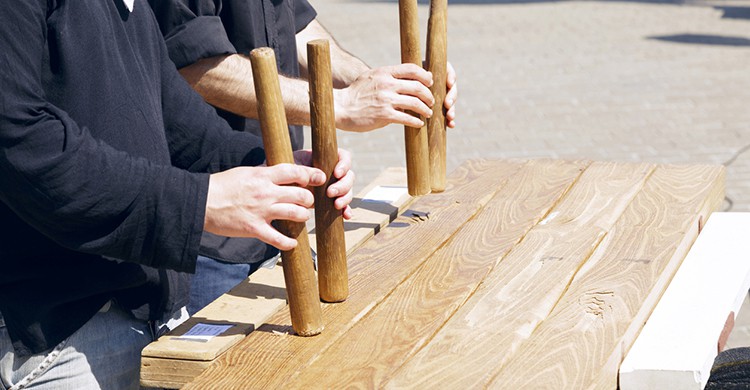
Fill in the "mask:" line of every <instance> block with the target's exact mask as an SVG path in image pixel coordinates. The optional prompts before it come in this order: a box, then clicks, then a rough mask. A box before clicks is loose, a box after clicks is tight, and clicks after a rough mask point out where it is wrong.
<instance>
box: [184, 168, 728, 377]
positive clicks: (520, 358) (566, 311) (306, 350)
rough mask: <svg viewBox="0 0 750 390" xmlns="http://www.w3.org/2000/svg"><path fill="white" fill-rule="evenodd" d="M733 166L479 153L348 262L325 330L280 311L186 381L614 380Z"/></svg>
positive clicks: (328, 310) (326, 313) (717, 199)
mask: <svg viewBox="0 0 750 390" xmlns="http://www.w3.org/2000/svg"><path fill="white" fill-rule="evenodd" d="M723 175H724V170H723V168H722V167H719V166H697V165H685V166H670V165H652V164H635V163H614V162H595V163H590V164H589V163H587V162H564V161H555V160H537V161H469V162H467V163H466V164H464V165H462V166H461V167H460V168H459V169H458V170H457V171H456V172H454V173H453V174H452V175H451V177H450V178H449V182H448V188H447V189H446V192H444V193H440V194H431V195H428V196H425V197H422V198H420V199H419V200H418V201H417V202H415V203H414V204H413V205H412V206H411V207H410V209H409V210H407V211H405V212H404V213H403V215H402V216H401V217H399V218H398V219H397V220H395V221H394V222H393V223H392V224H390V225H389V226H388V227H386V228H385V229H383V231H382V232H381V233H380V234H378V235H377V236H375V237H374V238H373V239H371V240H369V241H367V242H366V243H365V244H364V245H363V246H362V247H361V248H360V249H358V250H357V251H356V252H355V253H354V254H353V255H352V256H350V259H349V261H350V265H349V269H350V286H351V287H350V298H349V300H347V301H346V302H344V303H341V304H336V305H324V309H323V317H324V323H325V326H326V328H325V330H324V332H323V333H322V334H321V335H319V336H316V337H313V338H302V337H297V336H294V335H292V334H291V327H290V321H289V318H288V313H285V312H284V311H281V312H279V313H277V314H275V315H274V316H272V317H270V318H269V319H268V321H267V323H266V324H263V325H262V326H260V327H259V328H258V330H257V331H255V332H253V333H251V334H250V335H249V336H248V337H246V338H245V339H244V340H242V341H241V342H240V343H238V344H237V345H236V346H235V347H233V348H232V349H230V350H229V351H227V352H226V353H225V354H223V355H222V356H221V357H219V358H218V359H217V360H216V362H215V364H214V365H212V366H211V367H210V368H208V369H207V370H206V371H205V372H203V374H201V376H200V377H198V378H197V379H196V380H195V381H193V382H191V383H190V384H188V385H187V386H186V388H188V389H233V388H236V389H239V388H340V387H362V388H402V387H409V388H477V387H490V388H555V389H558V388H571V389H578V388H616V386H617V382H616V379H617V368H618V367H619V364H620V362H621V360H622V357H623V355H624V353H625V352H627V349H628V348H629V347H630V345H631V344H632V343H633V341H634V340H635V337H636V336H637V334H638V332H639V330H640V328H641V326H642V324H643V323H644V322H645V321H646V319H647V318H648V315H649V314H650V312H651V310H652V309H653V307H654V305H655V304H656V302H657V301H658V298H659V297H660V296H661V295H662V293H663V291H664V289H665V288H666V286H667V284H668V283H669V281H670V280H671V278H672V275H674V272H675V271H676V269H677V268H678V267H679V264H680V263H681V261H682V259H683V258H684V256H685V254H686V253H687V251H688V249H689V248H690V245H691V244H692V242H693V241H694V239H695V237H696V235H697V232H698V225H699V223H702V222H704V221H705V220H706V218H707V217H708V215H709V214H710V212H711V211H712V210H714V209H716V208H717V207H718V205H719V204H720V202H721V199H722V198H723V191H724V188H723Z"/></svg>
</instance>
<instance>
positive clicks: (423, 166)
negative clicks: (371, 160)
mask: <svg viewBox="0 0 750 390" xmlns="http://www.w3.org/2000/svg"><path fill="white" fill-rule="evenodd" d="M398 11H399V22H400V23H399V24H400V27H401V62H402V63H404V64H406V63H412V64H417V65H419V66H421V64H422V56H421V54H420V52H419V17H418V15H417V0H399V2H398ZM411 114H413V115H415V116H416V114H414V113H411ZM404 138H405V143H406V144H405V149H406V179H407V186H408V187H409V194H410V195H412V196H418V195H425V194H429V193H430V159H429V148H428V140H427V127H426V126H422V127H421V128H415V127H409V126H404Z"/></svg>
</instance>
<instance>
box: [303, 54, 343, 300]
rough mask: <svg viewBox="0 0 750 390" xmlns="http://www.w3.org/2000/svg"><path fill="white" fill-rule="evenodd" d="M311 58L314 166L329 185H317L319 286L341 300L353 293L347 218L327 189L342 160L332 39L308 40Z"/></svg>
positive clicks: (326, 296) (324, 297) (322, 295)
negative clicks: (348, 258) (332, 62)
mask: <svg viewBox="0 0 750 390" xmlns="http://www.w3.org/2000/svg"><path fill="white" fill-rule="evenodd" d="M307 58H308V60H309V61H310V72H309V73H310V75H309V79H310V123H311V124H310V127H311V134H312V158H313V166H314V167H315V168H318V169H320V170H321V171H323V173H325V174H326V178H327V181H326V184H324V185H322V186H318V187H315V188H314V189H313V194H314V195H315V228H316V230H317V235H316V241H317V245H316V247H317V249H318V251H317V253H318V288H319V289H320V299H321V300H323V301H324V302H341V301H343V300H345V299H346V297H347V296H349V275H348V271H347V268H346V243H345V242H344V218H343V216H342V214H341V211H340V210H336V206H335V205H334V201H335V199H334V198H330V197H328V195H326V191H327V190H328V187H329V186H330V185H331V184H334V183H335V182H336V181H337V179H336V178H335V177H334V175H333V170H334V169H335V168H336V163H337V162H338V161H339V148H338V143H337V142H336V125H335V117H334V113H333V81H332V77H331V53H330V48H329V44H328V41H327V40H325V39H317V40H313V41H310V42H308V43H307Z"/></svg>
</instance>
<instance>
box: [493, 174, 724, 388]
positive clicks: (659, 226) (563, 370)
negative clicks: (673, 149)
mask: <svg viewBox="0 0 750 390" xmlns="http://www.w3.org/2000/svg"><path fill="white" fill-rule="evenodd" d="M723 179H724V170H723V168H722V167H720V166H695V165H692V166H665V165H661V166H659V167H658V168H657V169H656V170H655V171H654V173H653V175H652V176H651V177H650V178H649V180H648V182H647V183H646V185H645V187H644V188H643V190H642V191H640V192H639V193H638V195H637V196H636V197H635V199H634V200H633V202H632V204H630V205H629V207H628V208H627V209H626V210H625V211H624V213H622V216H621V217H620V218H619V220H618V221H617V224H616V225H615V227H614V228H613V229H611V230H610V232H609V234H607V237H606V238H605V239H604V240H603V241H602V242H601V244H599V246H598V248H597V250H596V251H595V252H594V254H593V255H592V256H591V258H590V259H589V260H588V261H587V262H586V264H584V265H583V266H582V267H581V269H580V270H578V272H577V273H576V275H575V278H574V279H573V281H572V282H571V283H570V285H568V286H566V290H565V292H564V295H563V296H562V298H560V300H559V302H558V303H557V304H556V305H555V307H554V310H553V311H552V312H551V313H550V314H549V315H548V316H546V318H545V319H544V321H542V322H541V323H540V324H539V325H538V327H537V328H536V329H534V330H533V333H532V334H531V336H530V337H529V338H528V339H527V340H525V342H524V343H522V344H521V345H519V347H518V349H517V351H516V353H515V354H513V355H512V357H511V358H510V359H508V360H507V363H506V364H505V365H504V367H502V368H501V370H500V371H499V372H498V371H497V370H495V372H496V373H497V374H496V375H495V377H494V378H492V380H491V382H490V383H489V387H501V388H527V387H534V388H555V389H585V388H601V389H614V388H616V387H617V369H618V367H619V365H620V362H621V361H622V358H623V356H624V354H625V353H626V352H627V350H628V349H629V347H630V345H632V343H633V341H634V339H635V337H636V336H637V334H638V332H639V331H640V329H641V327H642V326H643V323H644V322H645V321H646V319H647V318H648V315H649V314H650V313H651V311H652V309H653V307H654V306H655V304H656V302H657V301H658V299H659V297H660V296H661V295H662V293H663V291H664V290H665V289H666V286H667V284H668V283H669V281H670V280H671V279H672V276H673V275H674V273H675V271H676V269H677V268H678V267H679V265H680V263H681V262H682V260H683V259H684V257H685V255H686V253H687V251H688V250H689V248H690V245H691V244H692V243H693V242H694V240H695V237H696V236H697V234H698V227H699V223H700V221H705V219H706V218H707V217H708V215H709V214H710V213H711V211H712V210H714V209H716V208H717V207H718V206H719V205H720V204H721V201H722V200H723V197H724V181H723ZM670 388H671V386H670Z"/></svg>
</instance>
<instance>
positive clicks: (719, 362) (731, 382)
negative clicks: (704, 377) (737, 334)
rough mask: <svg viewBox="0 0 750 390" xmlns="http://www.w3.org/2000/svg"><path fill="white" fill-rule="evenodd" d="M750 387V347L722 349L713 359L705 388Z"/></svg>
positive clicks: (715, 389) (710, 389)
mask: <svg viewBox="0 0 750 390" xmlns="http://www.w3.org/2000/svg"><path fill="white" fill-rule="evenodd" d="M719 389H722V390H725V389H750V348H748V347H742V348H732V349H727V350H726V351H722V352H721V353H719V355H718V356H716V359H714V365H713V367H711V376H710V377H709V378H708V383H707V384H706V390H719Z"/></svg>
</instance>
